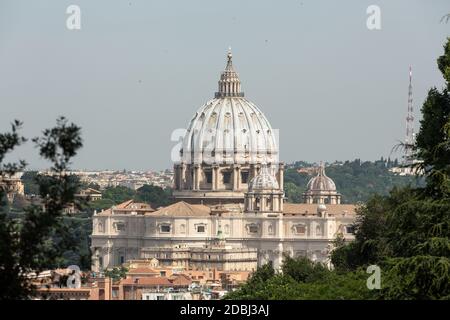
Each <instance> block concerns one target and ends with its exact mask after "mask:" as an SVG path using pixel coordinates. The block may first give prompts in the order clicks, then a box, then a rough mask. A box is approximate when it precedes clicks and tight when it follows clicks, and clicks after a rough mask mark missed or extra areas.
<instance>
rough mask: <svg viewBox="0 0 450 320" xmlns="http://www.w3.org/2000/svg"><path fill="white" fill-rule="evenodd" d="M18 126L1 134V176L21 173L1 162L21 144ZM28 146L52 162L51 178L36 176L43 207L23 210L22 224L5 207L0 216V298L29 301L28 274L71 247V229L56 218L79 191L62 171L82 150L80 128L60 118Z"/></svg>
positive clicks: (21, 166) (20, 165)
mask: <svg viewBox="0 0 450 320" xmlns="http://www.w3.org/2000/svg"><path fill="white" fill-rule="evenodd" d="M20 127H21V123H20V122H19V121H15V122H14V123H13V124H12V129H11V132H9V133H3V134H0V174H4V173H8V174H11V173H14V172H16V171H17V170H22V169H24V168H25V165H26V163H25V162H24V161H20V162H19V163H6V164H4V163H3V160H4V157H5V155H6V154H7V153H9V152H11V151H13V150H14V149H15V148H16V147H17V146H19V145H21V144H22V143H24V142H25V141H26V139H25V138H24V137H22V136H21V135H20V134H19V129H20ZM33 141H34V143H35V144H36V146H37V147H38V149H39V154H40V155H41V156H42V157H43V158H44V159H46V160H49V161H50V162H51V164H52V166H51V172H52V175H47V176H40V175H38V176H36V177H35V178H36V184H37V185H38V186H39V196H40V197H41V198H42V204H41V205H30V206H28V207H27V208H26V209H25V212H24V217H23V219H20V220H18V219H15V218H14V216H12V215H11V214H10V213H9V211H8V210H7V209H6V210H5V208H4V207H3V210H1V212H0V270H1V271H2V272H0V288H1V291H0V299H23V298H28V297H30V296H31V295H32V294H33V292H34V289H35V288H34V287H33V285H32V283H31V282H30V279H29V277H28V275H29V274H30V273H32V272H36V273H39V272H40V271H42V270H44V269H45V268H48V267H49V266H52V265H55V264H57V261H58V259H59V258H60V257H61V255H62V253H63V252H64V251H65V250H67V249H68V248H72V247H73V243H72V242H71V236H70V234H71V232H70V231H71V230H70V229H69V228H67V226H65V225H64V224H62V223H61V217H62V212H63V209H64V208H65V207H66V206H67V205H68V204H69V203H72V202H74V200H75V199H74V193H75V191H76V189H77V187H78V186H77V183H78V179H76V178H75V177H74V176H71V175H69V174H67V173H66V171H67V169H68V166H69V164H70V160H71V159H72V158H73V157H74V156H75V155H76V154H77V151H78V150H79V149H80V148H81V146H82V140H81V136H80V128H79V127H77V126H76V125H74V124H68V123H67V120H66V119H65V118H63V117H61V118H59V119H58V120H57V125H56V126H55V127H54V128H51V129H47V130H44V131H43V135H42V137H38V138H34V139H33ZM3 193H4V190H0V194H3ZM0 198H2V197H0ZM2 199H3V198H2Z"/></svg>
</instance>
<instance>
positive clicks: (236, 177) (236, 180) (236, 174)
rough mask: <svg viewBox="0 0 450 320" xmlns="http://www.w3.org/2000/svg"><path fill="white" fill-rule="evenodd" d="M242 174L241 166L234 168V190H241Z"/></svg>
mask: <svg viewBox="0 0 450 320" xmlns="http://www.w3.org/2000/svg"><path fill="white" fill-rule="evenodd" d="M240 174H241V167H240V166H239V165H234V166H233V188H232V189H233V190H239V189H240V188H239V180H240V176H239V175H240Z"/></svg>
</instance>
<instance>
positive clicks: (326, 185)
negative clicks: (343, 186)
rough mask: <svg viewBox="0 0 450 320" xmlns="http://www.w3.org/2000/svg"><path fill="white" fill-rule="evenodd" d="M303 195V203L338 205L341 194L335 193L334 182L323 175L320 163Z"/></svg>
mask: <svg viewBox="0 0 450 320" xmlns="http://www.w3.org/2000/svg"><path fill="white" fill-rule="evenodd" d="M306 189H307V190H306V192H304V193H303V198H304V200H305V203H318V204H340V203H341V194H340V193H339V192H337V190H336V185H335V184H334V181H333V180H332V179H331V178H329V177H327V175H326V174H325V167H324V165H323V164H322V163H321V164H320V166H319V170H318V172H317V175H316V176H315V177H313V178H311V180H309V182H308V185H307V186H306Z"/></svg>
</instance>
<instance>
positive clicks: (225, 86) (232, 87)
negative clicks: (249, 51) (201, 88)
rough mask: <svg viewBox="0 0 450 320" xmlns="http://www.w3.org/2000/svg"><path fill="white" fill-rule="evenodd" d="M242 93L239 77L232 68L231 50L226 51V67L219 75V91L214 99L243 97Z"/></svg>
mask: <svg viewBox="0 0 450 320" xmlns="http://www.w3.org/2000/svg"><path fill="white" fill-rule="evenodd" d="M243 96H244V92H241V81H240V80H239V75H238V74H237V72H236V71H234V68H233V54H232V53H231V48H230V49H228V54H227V66H226V67H225V70H224V71H223V72H222V74H221V75H220V80H219V91H218V92H216V94H215V97H216V98H223V97H243Z"/></svg>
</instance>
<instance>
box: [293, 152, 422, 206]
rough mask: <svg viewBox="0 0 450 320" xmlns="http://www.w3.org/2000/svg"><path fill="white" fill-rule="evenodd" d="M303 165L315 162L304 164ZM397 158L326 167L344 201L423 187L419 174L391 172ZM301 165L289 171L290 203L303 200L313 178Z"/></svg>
mask: <svg viewBox="0 0 450 320" xmlns="http://www.w3.org/2000/svg"><path fill="white" fill-rule="evenodd" d="M301 165H303V166H312V164H306V163H303V162H302V163H301ZM397 165H398V163H397V161H391V160H390V159H387V160H386V159H383V158H381V159H380V160H377V161H364V162H362V161H361V160H360V159H355V160H353V161H345V162H336V163H334V164H331V165H329V166H327V167H326V173H327V176H329V177H330V178H332V179H333V181H334V182H335V184H336V187H337V189H338V190H339V192H340V193H341V194H342V202H343V203H358V202H366V201H368V200H369V199H370V197H372V196H373V195H374V194H380V195H387V194H388V192H389V190H391V189H392V188H394V187H405V186H412V187H419V186H423V184H424V183H423V179H422V178H420V177H415V176H400V175H397V174H394V173H392V172H390V171H389V169H390V168H392V167H394V166H397ZM298 168H299V167H297V166H296V165H293V166H292V167H291V168H288V169H287V170H286V172H285V178H284V182H285V183H284V191H285V193H286V197H287V198H288V201H289V202H294V203H300V202H303V199H302V193H303V192H305V191H306V185H307V183H308V181H309V179H311V178H312V177H313V175H308V174H307V173H299V172H298V171H297V169H298Z"/></svg>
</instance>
